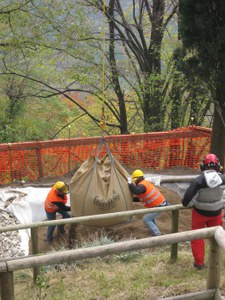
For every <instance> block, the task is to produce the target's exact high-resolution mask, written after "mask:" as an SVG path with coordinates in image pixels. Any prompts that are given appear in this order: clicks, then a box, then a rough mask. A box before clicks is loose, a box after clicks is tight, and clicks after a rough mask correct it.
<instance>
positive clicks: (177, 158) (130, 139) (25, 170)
mask: <svg viewBox="0 0 225 300" xmlns="http://www.w3.org/2000/svg"><path fill="white" fill-rule="evenodd" d="M210 137H211V129H209V128H204V127H198V126H189V127H185V128H179V129H177V130H171V131H166V132H153V133H143V134H129V135H113V136H107V137H104V140H105V142H106V144H107V147H108V149H109V150H110V152H111V154H112V155H113V156H114V157H116V158H117V160H119V161H120V163H122V164H123V165H124V167H130V168H132V169H134V168H137V167H138V168H143V169H144V168H145V169H146V168H147V169H150V170H151V169H152V170H155V171H157V170H162V169H166V168H171V167H177V166H179V167H189V168H193V169H196V168H199V162H200V160H201V158H202V157H203V156H204V155H205V154H206V153H207V152H208V151H209V146H210ZM101 141H102V138H101V137H89V138H71V139H60V140H49V141H40V142H25V143H12V144H0V184H7V183H10V182H13V181H14V180H22V179H26V180H29V181H35V180H37V179H40V178H44V177H60V176H62V175H65V174H67V173H70V172H75V170H76V169H77V168H78V167H79V166H80V165H81V163H82V162H84V161H85V160H86V159H87V158H88V157H90V156H91V155H95V156H96V155H99V156H101V155H104V154H105V153H106V149H105V147H102V142H101Z"/></svg>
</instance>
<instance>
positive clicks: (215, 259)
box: [206, 238, 221, 289]
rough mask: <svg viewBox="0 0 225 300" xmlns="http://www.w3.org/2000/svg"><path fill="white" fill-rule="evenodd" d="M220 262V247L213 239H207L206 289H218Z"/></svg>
mask: <svg viewBox="0 0 225 300" xmlns="http://www.w3.org/2000/svg"><path fill="white" fill-rule="evenodd" d="M220 260H221V250H220V247H219V245H218V244H217V242H216V240H215V239H214V238H209V258H208V274H207V283H206V289H219V287H220Z"/></svg>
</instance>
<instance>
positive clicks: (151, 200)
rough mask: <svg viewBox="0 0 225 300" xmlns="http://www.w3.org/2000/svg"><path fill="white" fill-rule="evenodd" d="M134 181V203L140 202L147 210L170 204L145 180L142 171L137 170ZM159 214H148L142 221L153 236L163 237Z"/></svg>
mask: <svg viewBox="0 0 225 300" xmlns="http://www.w3.org/2000/svg"><path fill="white" fill-rule="evenodd" d="M132 180H133V183H129V188H130V191H131V193H132V194H134V196H136V197H134V202H135V201H140V202H141V203H142V204H143V205H144V207H146V208H153V207H160V206H167V205H168V202H167V201H166V200H165V198H164V196H163V195H162V194H161V193H160V191H159V190H158V189H157V188H156V187H155V186H154V185H153V184H152V183H150V182H149V181H147V180H145V178H144V173H143V172H142V171H141V170H135V171H134V172H133V174H132ZM159 214H160V212H152V213H147V214H145V215H144V217H143V219H142V221H143V222H144V224H145V225H146V226H147V227H148V228H149V230H150V232H151V234H152V235H153V236H157V235H161V232H160V230H159V228H158V226H157V225H156V220H155V219H156V217H157V216H158V215H159Z"/></svg>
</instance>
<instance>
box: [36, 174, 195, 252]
mask: <svg viewBox="0 0 225 300" xmlns="http://www.w3.org/2000/svg"><path fill="white" fill-rule="evenodd" d="M144 172H145V173H146V172H148V173H153V172H152V171H149V170H144ZM128 173H129V174H131V173H132V170H128ZM159 173H160V172H157V174H159ZM199 173H200V172H199V171H198V170H193V169H186V168H173V169H168V170H163V171H162V172H161V174H165V175H194V174H199ZM70 179H71V176H68V175H67V176H65V177H64V178H60V180H65V181H66V182H68V183H69V181H70ZM158 188H159V190H160V191H161V192H162V193H163V194H164V196H165V198H166V199H167V200H168V201H169V202H170V204H171V205H173V204H180V203H181V199H180V196H179V195H178V193H176V192H175V191H173V190H170V189H168V188H166V187H163V186H160V187H158ZM133 209H135V210H136V209H143V206H142V205H141V204H139V203H137V204H133ZM142 217H143V215H137V216H134V217H133V218H132V220H131V221H128V222H127V223H124V224H119V225H115V226H110V227H91V226H85V225H82V224H77V225H76V226H75V225H66V226H65V229H66V234H65V235H64V236H61V235H60V234H59V233H58V232H57V230H55V233H54V242H53V243H52V244H51V245H46V243H45V242H44V240H45V235H46V230H47V229H46V228H45V227H42V228H39V249H40V252H47V251H50V250H53V249H54V250H57V249H62V248H73V247H76V246H77V245H79V244H83V243H91V242H93V241H95V240H97V239H98V238H101V237H104V238H105V237H108V238H109V239H111V240H113V241H121V240H129V239H140V238H146V237H149V236H151V234H150V232H149V230H148V229H147V228H146V227H145V225H144V224H143V222H142ZM171 220H172V219H171V212H167V213H161V214H160V216H158V217H157V225H158V227H159V229H160V231H161V232H162V233H163V234H167V233H171V227H172V221H171ZM190 229H191V210H189V209H187V210H186V209H185V210H182V211H180V212H179V232H182V231H187V230H190Z"/></svg>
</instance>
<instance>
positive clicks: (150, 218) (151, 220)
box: [142, 200, 170, 236]
mask: <svg viewBox="0 0 225 300" xmlns="http://www.w3.org/2000/svg"><path fill="white" fill-rule="evenodd" d="M167 205H170V204H169V202H168V201H166V200H165V205H163V206H167ZM158 215H160V212H152V213H148V214H146V215H144V217H143V218H142V221H143V223H144V224H145V225H146V226H147V227H148V229H149V230H150V232H151V234H152V235H153V236H157V235H161V232H160V230H159V228H158V226H157V225H156V220H155V219H156V217H157V216H158Z"/></svg>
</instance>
